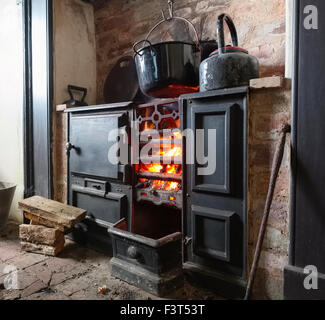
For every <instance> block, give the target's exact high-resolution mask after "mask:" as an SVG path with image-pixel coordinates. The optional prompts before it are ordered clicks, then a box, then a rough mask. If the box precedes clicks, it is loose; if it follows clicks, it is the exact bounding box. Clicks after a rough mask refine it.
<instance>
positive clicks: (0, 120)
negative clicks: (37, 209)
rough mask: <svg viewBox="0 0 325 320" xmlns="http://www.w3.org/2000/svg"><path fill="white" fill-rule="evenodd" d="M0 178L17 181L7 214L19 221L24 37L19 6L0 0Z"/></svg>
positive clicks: (12, 1)
mask: <svg viewBox="0 0 325 320" xmlns="http://www.w3.org/2000/svg"><path fill="white" fill-rule="evenodd" d="M0 43H1V47H0V75H1V76H0V180H1V181H5V182H14V183H16V184H17V190H16V194H15V199H14V201H13V205H12V207H11V213H10V218H11V219H14V220H17V221H19V222H21V221H22V214H21V213H20V212H19V211H18V209H17V202H18V200H20V199H22V198H23V188H24V187H23V184H24V174H23V129H22V128H23V118H22V114H23V39H22V7H21V5H17V3H16V1H15V0H1V1H0Z"/></svg>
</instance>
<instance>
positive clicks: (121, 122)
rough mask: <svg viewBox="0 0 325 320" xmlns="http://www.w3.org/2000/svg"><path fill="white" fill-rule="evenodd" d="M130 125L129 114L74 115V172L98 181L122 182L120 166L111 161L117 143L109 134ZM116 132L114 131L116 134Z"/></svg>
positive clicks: (72, 171) (72, 156)
mask: <svg viewBox="0 0 325 320" xmlns="http://www.w3.org/2000/svg"><path fill="white" fill-rule="evenodd" d="M126 124H127V113H126V112H120V113H109V114H101V115H96V114H94V115H89V114H73V115H72V116H71V119H70V141H69V142H70V143H71V144H72V146H73V147H72V149H71V151H70V162H69V164H70V172H71V173H72V174H84V175H88V176H94V177H103V178H109V179H115V180H118V179H119V171H120V170H119V169H120V168H121V166H119V163H118V161H116V160H117V158H115V159H114V160H115V161H114V162H113V163H112V162H111V161H109V159H108V153H109V150H111V148H112V147H113V146H114V145H115V144H116V143H117V141H118V140H117V139H118V136H117V133H116V139H114V137H113V139H109V134H110V133H113V132H114V131H115V132H117V130H118V129H121V128H123V127H124V126H125V125H126ZM112 130H114V131H112Z"/></svg>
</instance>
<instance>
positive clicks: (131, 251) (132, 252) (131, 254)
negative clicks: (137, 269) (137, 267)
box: [127, 246, 140, 260]
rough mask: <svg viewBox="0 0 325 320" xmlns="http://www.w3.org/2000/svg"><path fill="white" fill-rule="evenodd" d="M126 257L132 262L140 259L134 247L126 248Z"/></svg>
mask: <svg viewBox="0 0 325 320" xmlns="http://www.w3.org/2000/svg"><path fill="white" fill-rule="evenodd" d="M127 255H128V257H129V258H131V259H133V260H138V259H139V258H140V252H139V251H138V249H137V248H136V247H135V246H130V247H128V250H127Z"/></svg>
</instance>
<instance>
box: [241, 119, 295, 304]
mask: <svg viewBox="0 0 325 320" xmlns="http://www.w3.org/2000/svg"><path fill="white" fill-rule="evenodd" d="M290 132H291V126H290V125H289V124H288V123H287V124H284V125H283V127H282V128H281V131H280V133H281V135H280V141H279V144H278V146H277V148H276V151H275V154H274V158H273V164H272V171H271V179H270V184H269V189H268V193H267V198H266V202H265V208H264V214H263V218H262V222H261V226H260V231H259V234H258V240H257V245H256V249H255V254H254V260H253V264H252V268H251V271H250V274H249V279H248V283H247V288H246V294H245V298H244V300H248V299H249V297H250V295H251V291H252V288H253V284H254V279H255V275H256V271H257V267H258V262H259V259H260V256H261V252H262V246H263V241H264V236H265V232H266V227H267V222H268V219H269V215H270V209H271V205H272V201H273V196H274V190H275V185H276V181H277V179H278V175H279V171H280V167H281V163H282V159H283V154H284V147H285V143H286V137H287V134H289V133H290Z"/></svg>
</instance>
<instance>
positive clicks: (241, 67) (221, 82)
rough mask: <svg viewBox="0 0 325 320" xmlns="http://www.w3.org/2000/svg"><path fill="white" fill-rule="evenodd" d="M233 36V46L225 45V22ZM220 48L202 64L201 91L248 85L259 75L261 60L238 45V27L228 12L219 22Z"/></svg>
mask: <svg viewBox="0 0 325 320" xmlns="http://www.w3.org/2000/svg"><path fill="white" fill-rule="evenodd" d="M225 21H226V23H227V25H228V27H229V30H230V33H231V38H232V46H225V35H224V22H225ZM217 34H218V50H215V51H214V52H213V53H211V55H210V57H209V58H207V59H206V60H204V61H203V62H202V63H201V65H200V91H201V92H205V91H210V90H215V89H222V88H231V87H240V86H248V85H249V81H250V79H254V78H258V77H259V62H258V60H257V58H255V57H253V56H251V55H249V54H248V51H247V50H245V49H242V48H239V47H238V37H237V31H236V27H235V25H234V23H233V21H232V19H231V18H230V17H229V16H228V15H227V14H222V15H220V16H219V18H218V22H217Z"/></svg>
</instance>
